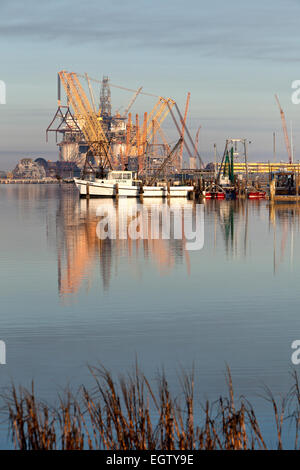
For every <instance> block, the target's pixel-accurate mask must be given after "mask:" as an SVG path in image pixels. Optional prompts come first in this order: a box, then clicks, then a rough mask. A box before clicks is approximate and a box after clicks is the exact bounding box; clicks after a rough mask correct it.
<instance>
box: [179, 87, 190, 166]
mask: <svg viewBox="0 0 300 470" xmlns="http://www.w3.org/2000/svg"><path fill="white" fill-rule="evenodd" d="M190 97H191V94H190V92H188V94H187V98H186V104H185V112H184V118H183V123H182V128H181V135H182V143H181V146H180V151H179V162H178V170H181V168H182V156H183V142H184V131H185V127H186V126H185V123H186V117H187V113H188V109H189V104H190Z"/></svg>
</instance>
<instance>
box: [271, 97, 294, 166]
mask: <svg viewBox="0 0 300 470" xmlns="http://www.w3.org/2000/svg"><path fill="white" fill-rule="evenodd" d="M275 99H276V101H277V104H278V108H279V112H280V117H281V121H282V129H283V135H284V140H285V146H286V150H287V154H288V157H289V163H293V158H292V151H291V145H290V140H289V135H288V131H287V127H286V121H285V115H284V112H283V109H282V107H281V106H280V103H279V98H278V96H277V95H275Z"/></svg>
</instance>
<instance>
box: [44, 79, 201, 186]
mask: <svg viewBox="0 0 300 470" xmlns="http://www.w3.org/2000/svg"><path fill="white" fill-rule="evenodd" d="M82 79H84V80H85V83H86V85H87V87H88V92H89V98H88V95H87V93H86V92H85V91H84V88H83V84H82V83H81V82H82ZM91 82H96V83H98V84H99V85H100V86H101V88H100V98H99V103H98V104H96V100H95V94H94V91H93V88H92V86H91ZM61 85H62V86H63V89H64V91H65V94H66V98H67V103H66V105H62V101H61ZM111 86H116V87H117V88H121V89H125V90H127V91H131V92H133V96H132V98H131V100H130V102H129V104H128V106H127V107H126V109H125V112H124V113H123V114H120V112H119V110H118V111H116V112H115V113H113V112H112V103H111V90H110V87H111ZM141 94H144V95H147V96H153V97H155V98H156V103H155V105H154V107H153V109H152V110H151V111H149V112H147V111H145V112H144V113H143V115H142V119H141V118H140V116H139V115H138V114H136V115H135V116H134V115H132V114H131V112H130V110H131V107H132V105H133V104H134V102H135V101H136V99H137V97H138V96H139V95H141ZM189 101H190V93H188V96H187V102H186V107H185V113H184V117H182V115H181V113H180V111H179V108H178V106H177V104H176V103H175V101H174V100H172V99H171V98H163V97H161V96H156V95H151V94H149V93H145V92H144V91H142V87H140V88H138V89H137V90H130V89H127V88H124V87H119V86H117V85H112V84H111V83H110V81H109V79H108V77H107V76H105V77H103V79H102V81H99V80H96V79H92V78H90V77H89V76H88V75H87V74H84V75H80V74H76V73H74V72H67V71H65V70H63V71H61V72H59V74H58V108H57V111H56V113H55V115H54V117H53V119H52V121H51V123H50V125H49V126H48V128H47V130H46V135H47V138H48V133H49V132H54V133H55V134H56V140H57V139H58V136H60V138H59V142H58V146H59V149H60V150H59V159H60V161H70V162H75V163H76V165H77V166H78V167H80V168H82V169H83V172H99V171H100V172H101V171H102V172H103V171H104V170H105V169H115V170H117V169H119V170H124V169H129V170H132V171H136V172H137V173H138V174H139V177H143V176H144V177H146V176H147V177H148V176H151V177H152V176H153V175H154V174H157V171H158V169H159V168H163V172H162V173H163V174H160V176H164V175H166V174H171V173H173V174H175V173H176V172H179V171H180V170H181V168H182V160H183V148H184V147H185V149H186V150H187V152H188V154H189V156H190V157H191V158H193V157H194V154H193V151H194V149H195V144H194V142H193V139H192V138H191V135H190V133H189V131H188V129H187V127H186V118H187V113H188V107H189ZM174 110H175V112H174ZM176 113H177V114H176ZM168 115H170V116H171V118H172V120H173V124H174V125H175V129H176V130H177V131H178V138H180V139H181V145H180V147H178V149H177V151H176V154H172V158H170V153H171V147H172V146H171V144H170V142H169V141H168V138H167V137H166V135H165V132H164V130H163V128H162V124H163V122H164V120H165V119H166V117H167V116H168ZM188 141H189V143H188ZM191 148H192V149H193V151H191V150H190V149H191ZM196 155H197V161H199V162H200V165H202V166H203V163H202V160H201V158H200V155H199V153H198V150H196ZM165 160H167V164H166V163H165Z"/></svg>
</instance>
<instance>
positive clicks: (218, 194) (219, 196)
mask: <svg viewBox="0 0 300 470" xmlns="http://www.w3.org/2000/svg"><path fill="white" fill-rule="evenodd" d="M204 197H205V199H225V193H222V192H212V191H205V194H204Z"/></svg>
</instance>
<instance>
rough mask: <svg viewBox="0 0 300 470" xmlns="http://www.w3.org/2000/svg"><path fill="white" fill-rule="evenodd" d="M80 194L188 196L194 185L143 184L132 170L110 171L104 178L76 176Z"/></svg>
mask: <svg viewBox="0 0 300 470" xmlns="http://www.w3.org/2000/svg"><path fill="white" fill-rule="evenodd" d="M74 182H75V184H76V186H77V188H78V189H79V192H80V196H82V197H86V196H87V195H89V196H90V197H116V196H126V197H138V196H140V195H142V196H143V197H187V195H188V193H189V192H190V191H193V189H194V188H193V186H171V185H169V184H167V183H165V184H164V183H162V184H159V185H157V186H147V185H146V186H143V185H142V182H141V181H138V180H135V179H134V173H133V172H131V171H109V172H108V174H107V175H106V176H105V177H104V178H94V179H93V180H91V179H81V178H74Z"/></svg>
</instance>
